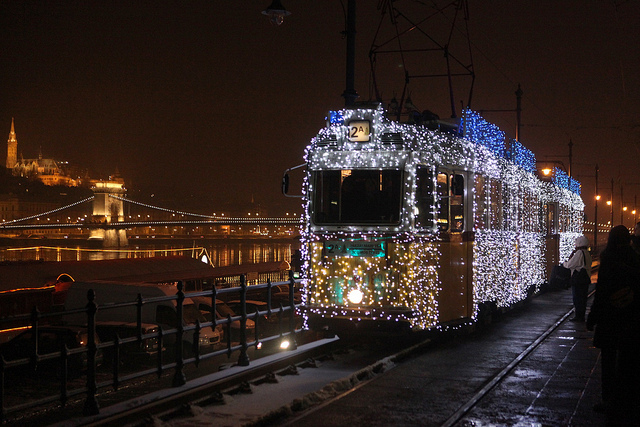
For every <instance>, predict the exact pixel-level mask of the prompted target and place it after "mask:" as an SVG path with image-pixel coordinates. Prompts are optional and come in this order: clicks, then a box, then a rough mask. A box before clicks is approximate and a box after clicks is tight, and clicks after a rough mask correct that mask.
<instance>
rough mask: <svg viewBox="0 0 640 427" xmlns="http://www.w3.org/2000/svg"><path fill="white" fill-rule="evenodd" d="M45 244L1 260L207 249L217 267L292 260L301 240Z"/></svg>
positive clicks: (0, 255)
mask: <svg viewBox="0 0 640 427" xmlns="http://www.w3.org/2000/svg"><path fill="white" fill-rule="evenodd" d="M42 243H44V244H42V245H39V246H35V245H30V246H27V245H24V246H22V245H18V244H16V246H15V247H2V248H0V261H32V260H44V261H87V260H90V261H94V260H106V259H118V258H147V257H153V256H176V255H182V256H189V257H193V258H199V257H201V255H202V253H203V251H205V252H206V253H207V254H208V256H209V258H210V260H211V263H212V265H213V266H214V267H225V266H228V265H238V264H246V263H261V262H276V261H277V262H280V261H287V262H291V254H292V253H293V252H295V251H296V250H297V249H299V248H300V242H299V241H298V240H278V241H273V240H266V239H265V240H255V239H251V240H226V239H224V240H220V239H216V240H213V239H212V240H208V239H200V240H197V241H183V242H177V241H176V242H174V241H172V242H170V243H162V242H158V241H155V242H151V243H148V242H146V241H130V244H129V246H128V247H127V248H123V249H97V248H91V247H89V246H88V245H87V244H86V243H84V242H83V243H80V244H76V245H73V244H66V245H59V241H55V240H49V241H47V242H46V243H45V242H42ZM68 243H71V242H68Z"/></svg>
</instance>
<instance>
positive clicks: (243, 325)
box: [238, 274, 249, 366]
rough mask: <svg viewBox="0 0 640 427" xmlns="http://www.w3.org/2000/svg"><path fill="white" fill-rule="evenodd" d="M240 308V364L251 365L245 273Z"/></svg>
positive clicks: (242, 279) (241, 277)
mask: <svg viewBox="0 0 640 427" xmlns="http://www.w3.org/2000/svg"><path fill="white" fill-rule="evenodd" d="M240 288H241V289H242V291H241V292H240V309H241V310H242V315H241V317H240V345H241V346H242V349H241V350H240V356H238V365H239V366H249V355H248V354H247V278H246V276H245V275H244V274H243V275H241V276H240Z"/></svg>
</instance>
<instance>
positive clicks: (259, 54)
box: [0, 0, 640, 225]
mask: <svg viewBox="0 0 640 427" xmlns="http://www.w3.org/2000/svg"><path fill="white" fill-rule="evenodd" d="M269 3H270V0H243V1H226V2H221V1H206V2H205V1H183V2H178V1H162V0H154V1H134V2H132V1H126V2H125V1H109V2H104V1H89V0H82V1H74V0H69V1H57V2H56V1H49V2H44V1H40V2H32V1H13V0H4V1H2V2H0V32H1V37H0V44H1V45H0V51H1V52H2V66H1V67H0V70H1V71H0V73H1V74H0V135H4V136H5V138H6V137H8V135H9V130H10V125H11V118H12V117H14V118H15V126H16V133H17V137H18V151H19V153H22V154H23V156H24V157H25V158H32V157H36V156H37V154H38V150H39V148H40V147H41V149H42V153H43V155H44V157H51V158H55V159H59V160H68V161H70V162H72V163H75V164H79V165H85V166H86V167H88V168H90V169H91V170H92V171H93V172H94V175H96V176H100V175H102V176H107V175H109V174H111V173H113V172H114V171H115V169H116V168H118V169H119V171H120V173H121V175H122V176H123V177H124V178H125V180H126V183H127V187H128V188H129V189H130V197H132V198H134V199H138V200H147V201H148V200H155V201H157V202H158V204H161V205H163V206H166V207H170V208H180V209H194V210H197V211H198V212H202V213H212V212H215V211H216V210H220V209H223V208H224V209H228V208H229V207H230V206H233V205H234V204H236V205H238V206H245V205H248V204H249V203H250V202H251V200H252V199H253V200H254V201H255V202H256V203H257V204H259V205H261V206H262V207H263V208H265V209H266V210H267V212H268V213H270V214H272V215H275V214H279V213H281V212H284V211H285V210H287V209H297V210H298V211H300V209H299V208H298V206H299V200H297V199H288V198H284V197H283V196H282V195H281V194H280V188H279V187H280V178H281V175H282V172H283V171H284V170H285V169H286V168H288V167H292V166H295V165H298V164H300V163H302V156H303V152H304V147H305V146H306V145H307V143H308V141H309V139H310V138H312V137H313V136H314V135H315V134H316V133H317V131H318V129H320V128H321V127H322V126H324V117H325V115H326V113H327V111H328V110H332V109H339V108H342V107H343V106H344V100H343V98H342V97H341V94H342V92H343V91H344V89H345V77H344V76H345V41H344V39H343V38H342V36H341V34H340V32H341V31H342V30H343V29H344V17H343V13H342V8H341V6H340V2H339V1H322V2H321V1H315V2H309V1H303V0H283V4H284V6H285V7H286V8H287V9H288V10H289V11H291V12H292V15H291V16H289V17H288V18H287V19H286V20H285V22H284V23H283V24H282V25H281V26H279V27H278V26H275V25H271V24H270V23H269V22H268V20H267V18H266V17H265V16H264V15H262V14H261V13H260V12H261V11H262V10H263V9H265V8H266V7H267V6H268V5H269ZM378 3H379V2H377V1H364V0H361V1H358V17H357V31H358V34H357V60H356V90H357V91H358V93H359V95H360V100H369V99H373V98H375V95H374V93H373V92H372V90H371V78H370V76H371V74H370V67H369V56H368V53H369V47H370V45H371V43H372V41H373V40H374V33H375V31H376V28H377V26H378V23H379V20H380V18H379V16H380V15H379V12H378V11H377V10H376V5H377V4H378ZM415 3H416V2H413V1H410V0H398V1H396V2H395V5H396V6H397V7H398V8H400V9H402V10H404V11H406V13H407V14H408V16H410V17H411V18H412V19H415V20H416V21H419V20H421V19H423V17H425V16H427V15H431V14H434V9H433V8H432V7H431V6H430V5H431V2H428V1H427V2H422V3H423V4H427V3H428V4H429V6H423V5H417V4H415ZM434 3H437V4H446V2H442V1H440V2H434ZM469 3H470V4H469V21H468V26H469V32H470V35H471V45H472V55H473V66H474V70H475V75H476V79H475V85H474V91H473V98H472V101H471V107H472V108H473V109H475V110H492V109H514V108H515V105H516V98H515V95H514V92H515V90H516V89H517V86H518V84H521V86H522V90H523V92H524V95H523V98H522V107H523V111H522V129H521V137H520V140H521V142H523V143H524V144H525V145H526V146H527V147H528V148H530V149H531V150H532V151H533V152H534V153H535V154H536V156H537V158H538V159H539V160H544V159H545V158H549V159H556V160H561V161H563V163H564V164H565V165H566V166H568V144H569V140H572V142H573V164H572V166H573V170H572V174H573V176H574V177H576V178H577V179H578V180H580V181H581V182H582V184H583V198H584V199H585V201H586V202H587V208H586V209H587V215H588V218H589V219H592V214H593V203H592V199H593V196H594V187H595V178H594V171H595V165H596V163H598V164H599V166H600V180H599V181H600V188H601V189H602V190H601V193H602V194H603V195H604V197H605V199H607V198H608V197H609V196H608V195H609V193H610V188H611V179H612V178H613V179H614V180H615V194H614V198H615V199H616V200H618V201H619V197H620V196H619V195H620V183H621V182H622V184H623V191H624V198H625V204H627V205H629V206H631V205H632V204H633V197H634V195H636V194H640V170H639V166H640V160H639V159H640V126H639V123H640V119H639V118H638V117H639V116H640V2H638V1H636V0H632V1H624V0H618V1H617V2H614V1H595V0H583V1H573V0H563V1H557V0H556V1H546V0H541V1H535V2H520V1H512V0H494V1H482V2H479V1H470V2H469ZM448 14H449V15H450V13H448ZM434 15H436V17H435V18H433V19H432V20H431V21H429V24H428V25H427V27H425V29H428V31H429V32H430V34H434V35H436V37H442V34H445V35H446V34H447V31H448V30H449V24H445V22H446V20H445V15H446V14H438V13H435V14H434ZM460 25H461V26H463V25H464V22H463V21H460ZM391 29H392V27H391V26H390V25H389V23H388V20H387V21H386V24H385V26H383V27H382V31H390V30H391ZM414 33H416V34H415V35H416V37H415V39H414V40H411V41H408V42H407V44H406V45H405V46H418V45H420V44H421V43H424V45H425V46H426V45H428V42H427V41H426V38H425V37H424V35H422V36H421V37H420V34H419V32H414ZM413 35H414V34H412V36H413ZM458 36H459V31H458V30H456V31H454V38H453V39H452V43H451V46H450V47H451V52H452V54H453V55H458V53H460V58H465V59H464V60H465V61H467V58H468V53H467V49H466V46H465V44H464V43H460V41H459V40H457V38H458ZM378 61H379V63H378V71H379V73H380V74H379V77H378V83H379V87H380V88H381V95H382V97H383V100H384V101H385V102H388V101H389V100H390V98H391V97H393V96H394V95H395V96H396V97H397V98H400V96H401V94H402V88H403V84H404V71H402V70H401V68H400V67H399V65H400V61H399V59H398V58H397V56H396V57H394V56H392V55H389V56H388V57H385V58H384V59H383V58H379V60H378ZM407 64H410V65H407V69H408V70H409V71H410V72H411V73H413V74H419V73H420V72H422V70H418V68H419V67H423V66H424V67H426V68H425V71H426V70H430V72H434V70H438V69H440V68H442V66H443V64H444V61H443V58H442V56H441V55H440V56H438V55H434V56H431V57H426V56H425V57H424V58H421V59H420V60H419V61H415V62H413V63H409V62H407ZM409 67H411V69H409ZM446 84H447V82H446V80H444V79H412V80H411V82H410V84H409V88H408V90H409V92H410V94H411V98H412V100H413V103H414V104H415V105H416V106H417V107H418V108H419V109H420V110H426V109H428V110H431V111H433V112H435V113H437V114H439V115H440V117H443V118H445V117H448V116H450V115H451V112H450V107H449V99H448V93H447V90H446V87H447V86H446ZM469 85H470V79H469V78H459V79H456V80H454V86H455V88H456V90H455V93H454V98H455V103H456V106H457V112H458V114H459V112H460V106H461V105H462V104H466V102H467V99H468V91H469ZM484 116H485V117H486V118H487V119H488V120H490V121H492V122H494V123H496V124H498V125H499V126H500V127H501V128H502V129H503V130H505V131H506V132H507V134H508V135H509V136H511V137H513V136H514V134H515V123H516V119H515V114H514V113H508V112H503V113H498V112H494V113H491V112H486V113H484ZM5 140H6V139H3V141H5ZM3 146H4V145H3ZM5 147H6V146H5ZM4 150H5V149H3V155H1V156H0V159H2V163H3V164H4V158H5V157H4V153H5V152H6V151H4ZM152 194H153V195H154V197H153V198H151V195H152ZM616 203H618V202H616ZM600 212H601V216H600V221H606V220H607V219H608V217H609V214H608V210H607V208H606V207H605V206H603V205H601V210H600ZM616 218H617V219H616V222H619V213H617V214H616ZM630 224H631V219H629V220H628V223H627V225H630Z"/></svg>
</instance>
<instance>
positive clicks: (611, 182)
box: [611, 178, 613, 228]
mask: <svg viewBox="0 0 640 427" xmlns="http://www.w3.org/2000/svg"><path fill="white" fill-rule="evenodd" d="M611 228H613V178H611Z"/></svg>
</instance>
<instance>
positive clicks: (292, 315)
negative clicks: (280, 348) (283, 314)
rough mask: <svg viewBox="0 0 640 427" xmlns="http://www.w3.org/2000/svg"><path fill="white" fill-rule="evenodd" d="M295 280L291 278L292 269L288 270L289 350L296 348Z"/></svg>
mask: <svg viewBox="0 0 640 427" xmlns="http://www.w3.org/2000/svg"><path fill="white" fill-rule="evenodd" d="M295 286H296V281H295V279H294V278H293V270H289V308H290V310H289V333H290V335H289V350H296V349H297V348H298V343H297V342H296V319H295V314H296V302H295V301H294V300H293V297H294V290H295Z"/></svg>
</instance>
